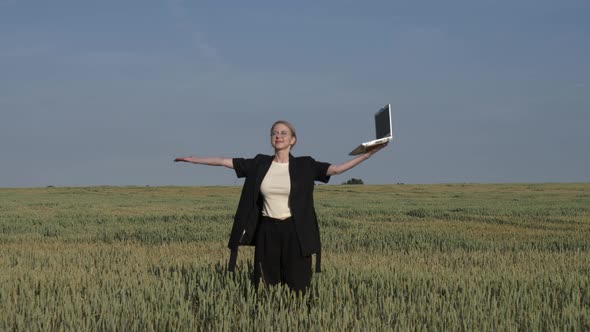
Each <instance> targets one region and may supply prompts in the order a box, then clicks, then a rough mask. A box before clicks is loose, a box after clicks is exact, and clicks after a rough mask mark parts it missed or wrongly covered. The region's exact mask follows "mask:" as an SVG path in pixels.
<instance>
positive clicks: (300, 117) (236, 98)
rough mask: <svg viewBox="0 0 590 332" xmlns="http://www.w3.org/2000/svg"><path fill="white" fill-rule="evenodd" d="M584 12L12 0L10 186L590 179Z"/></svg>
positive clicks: (588, 6) (0, 122)
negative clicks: (222, 162)
mask: <svg viewBox="0 0 590 332" xmlns="http://www.w3.org/2000/svg"><path fill="white" fill-rule="evenodd" d="M589 35H590V2H588V1H576V0H564V1H545V0H538V1H532V0H513V1H505V0H496V1H491V0H490V1H444V2H443V1H363V2H361V1H299V2H282V1H251V2H243V1H239V2H238V1H188V0H148V1H124V0H120V1H110V0H105V1H93V2H90V1H63V0H55V1H21V0H0V160H1V162H0V187H42V186H47V185H55V186H82V185H232V184H239V183H241V182H240V181H238V180H236V178H235V175H234V174H233V172H232V171H231V170H228V169H225V168H215V167H207V166H195V165H188V164H175V163H173V162H172V159H173V158H174V157H176V156H187V155H199V156H224V157H234V156H235V157H251V156H254V155H255V154H257V153H272V149H271V147H270V143H269V137H268V132H269V126H270V125H271V124H272V123H273V122H274V121H275V120H277V119H287V120H289V121H291V122H292V123H293V124H294V125H295V126H296V128H297V131H298V135H299V142H298V145H297V146H296V148H295V150H294V151H293V153H294V154H295V155H311V156H313V157H314V158H316V159H318V160H321V161H326V162H331V163H339V162H343V161H345V160H347V159H348V158H350V157H349V156H348V152H349V151H350V150H352V149H353V148H354V147H355V146H356V145H358V144H359V143H360V142H362V141H364V140H367V139H370V138H372V136H373V135H374V127H373V119H372V116H373V114H374V113H375V112H376V111H377V110H378V109H379V108H380V107H381V106H382V105H383V104H386V103H391V104H392V105H393V120H394V124H393V126H394V132H395V140H394V142H393V143H392V144H390V146H389V147H388V148H387V149H386V150H383V151H381V152H380V153H379V154H377V155H375V156H374V157H373V158H372V159H370V160H368V161H366V162H365V163H363V164H361V165H359V166H358V167H357V168H355V169H353V170H350V171H349V172H348V173H345V174H343V175H339V176H337V177H334V178H333V179H332V183H334V184H339V183H341V182H344V181H346V180H347V179H349V178H352V177H356V178H362V179H363V180H364V181H365V182H366V183H397V182H404V183H457V182H458V183H463V182H484V183H488V182H588V181H590V171H588V170H590V153H588V150H589V149H588V146H589V143H590V130H588V128H587V127H588V125H589V124H590V43H589V42H588V36H589Z"/></svg>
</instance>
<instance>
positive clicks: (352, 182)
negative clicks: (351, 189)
mask: <svg viewBox="0 0 590 332" xmlns="http://www.w3.org/2000/svg"><path fill="white" fill-rule="evenodd" d="M342 184H365V183H364V182H363V180H362V179H357V178H352V179H350V180H348V181H346V182H342Z"/></svg>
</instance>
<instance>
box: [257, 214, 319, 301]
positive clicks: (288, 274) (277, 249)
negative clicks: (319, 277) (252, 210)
mask: <svg viewBox="0 0 590 332" xmlns="http://www.w3.org/2000/svg"><path fill="white" fill-rule="evenodd" d="M260 279H262V282H263V283H264V284H265V285H276V284H279V283H283V284H286V285H288V286H289V288H290V289H291V290H293V291H298V292H305V291H306V289H307V288H308V287H309V285H310V284H311V256H303V255H302V254H301V245H300V244H299V239H298V238H297V233H296V232H295V224H294V223H293V220H292V219H291V218H288V219H286V220H279V219H273V218H269V217H262V219H261V221H260V224H259V225H258V230H257V233H256V249H255V253H254V283H255V284H256V286H258V284H259V283H260Z"/></svg>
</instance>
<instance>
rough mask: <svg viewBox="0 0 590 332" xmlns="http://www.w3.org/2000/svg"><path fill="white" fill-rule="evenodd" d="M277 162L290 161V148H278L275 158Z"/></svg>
mask: <svg viewBox="0 0 590 332" xmlns="http://www.w3.org/2000/svg"><path fill="white" fill-rule="evenodd" d="M273 160H274V161H276V162H277V163H288V162H289V151H288V150H278V151H275V157H274V159H273Z"/></svg>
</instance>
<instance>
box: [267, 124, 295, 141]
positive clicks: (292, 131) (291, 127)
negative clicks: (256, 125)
mask: <svg viewBox="0 0 590 332" xmlns="http://www.w3.org/2000/svg"><path fill="white" fill-rule="evenodd" d="M278 124H282V125H285V126H287V128H289V131H291V135H293V137H295V143H293V145H291V148H293V147H294V146H295V144H297V133H296V132H295V127H294V126H293V125H292V124H291V122H289V121H286V120H279V121H276V122H275V123H273V124H272V127H270V133H271V134H272V131H273V129H275V126H276V125H278Z"/></svg>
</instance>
